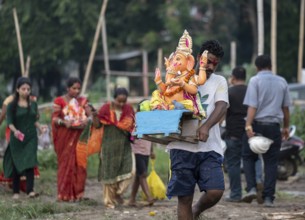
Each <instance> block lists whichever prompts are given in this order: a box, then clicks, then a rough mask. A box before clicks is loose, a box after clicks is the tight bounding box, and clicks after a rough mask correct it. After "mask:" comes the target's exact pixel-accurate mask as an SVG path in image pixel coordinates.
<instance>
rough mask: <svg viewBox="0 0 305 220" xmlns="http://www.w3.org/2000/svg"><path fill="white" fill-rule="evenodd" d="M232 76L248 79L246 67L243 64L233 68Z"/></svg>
mask: <svg viewBox="0 0 305 220" xmlns="http://www.w3.org/2000/svg"><path fill="white" fill-rule="evenodd" d="M232 76H234V77H235V78H236V79H239V80H246V69H245V68H243V67H242V66H237V67H235V68H234V69H233V70H232Z"/></svg>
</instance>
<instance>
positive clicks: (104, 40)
mask: <svg viewBox="0 0 305 220" xmlns="http://www.w3.org/2000/svg"><path fill="white" fill-rule="evenodd" d="M102 21H103V22H102V41H103V52H104V65H105V71H106V94H107V100H108V101H110V73H111V72H110V67H109V56H108V46H107V32H106V20H105V17H104V19H102Z"/></svg>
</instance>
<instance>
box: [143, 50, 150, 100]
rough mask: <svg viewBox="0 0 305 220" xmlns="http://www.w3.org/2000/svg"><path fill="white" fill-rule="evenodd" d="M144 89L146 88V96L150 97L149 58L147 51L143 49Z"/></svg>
mask: <svg viewBox="0 0 305 220" xmlns="http://www.w3.org/2000/svg"><path fill="white" fill-rule="evenodd" d="M142 59H143V90H144V97H148V90H149V89H148V58H147V51H146V50H143V55H142Z"/></svg>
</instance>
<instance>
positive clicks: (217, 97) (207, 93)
mask: <svg viewBox="0 0 305 220" xmlns="http://www.w3.org/2000/svg"><path fill="white" fill-rule="evenodd" d="M198 92H199V95H200V99H201V104H202V107H203V108H204V109H205V110H206V113H207V117H209V116H210V115H211V114H212V112H213V111H214V109H215V103H216V102H218V101H224V102H226V103H229V98H228V84H227V81H226V79H225V78H224V77H223V76H220V75H215V74H214V73H213V74H211V76H210V78H209V79H208V80H207V81H206V82H205V84H204V85H202V86H199V87H198ZM228 106H229V105H228ZM228 106H227V107H228ZM205 121H206V119H205V120H202V124H203V123H204V122H205ZM167 149H180V150H185V151H190V152H209V151H215V152H216V153H219V154H220V155H223V150H222V147H221V137H220V130H219V124H218V123H217V124H215V125H214V126H213V127H211V128H210V130H209V138H208V140H207V141H206V142H201V141H199V142H198V144H191V143H187V142H182V141H174V142H171V143H169V144H168V146H167Z"/></svg>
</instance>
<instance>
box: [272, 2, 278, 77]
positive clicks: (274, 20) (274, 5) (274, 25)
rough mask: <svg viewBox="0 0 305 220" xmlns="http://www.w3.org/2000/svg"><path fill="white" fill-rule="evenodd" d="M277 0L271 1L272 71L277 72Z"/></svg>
mask: <svg viewBox="0 0 305 220" xmlns="http://www.w3.org/2000/svg"><path fill="white" fill-rule="evenodd" d="M276 28H277V0H272V1H271V61H272V72H273V73H274V74H276V72H277V68H276V65H277V62H276V60H277V59H276V58H277V53H276V52H277V50H276V45H277V40H276V36H277V29H276Z"/></svg>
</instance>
